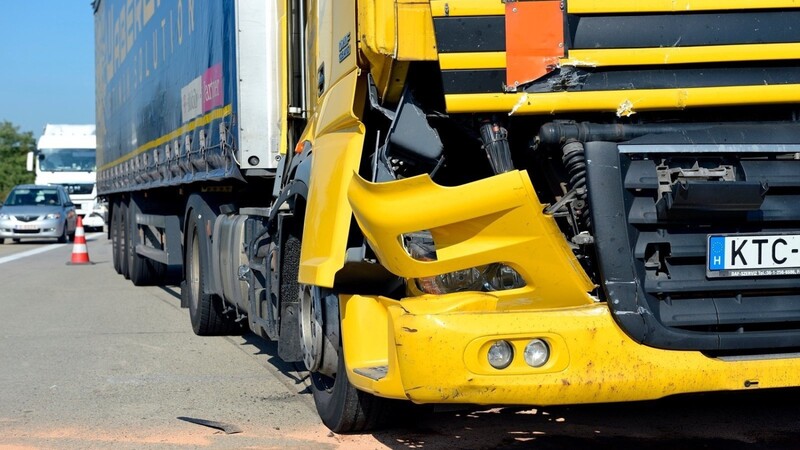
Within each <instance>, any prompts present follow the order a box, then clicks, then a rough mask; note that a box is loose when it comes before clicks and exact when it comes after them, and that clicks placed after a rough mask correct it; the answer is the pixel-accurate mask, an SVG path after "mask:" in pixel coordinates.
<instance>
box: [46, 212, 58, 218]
mask: <svg viewBox="0 0 800 450" xmlns="http://www.w3.org/2000/svg"><path fill="white" fill-rule="evenodd" d="M44 218H45V219H60V218H61V213H50V214H48V215H46V216H44Z"/></svg>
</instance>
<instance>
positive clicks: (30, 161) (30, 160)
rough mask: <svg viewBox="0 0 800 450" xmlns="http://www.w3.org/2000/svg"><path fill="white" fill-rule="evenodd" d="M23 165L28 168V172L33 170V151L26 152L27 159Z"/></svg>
mask: <svg viewBox="0 0 800 450" xmlns="http://www.w3.org/2000/svg"><path fill="white" fill-rule="evenodd" d="M25 167H27V168H28V172H33V152H28V160H27V161H26V163H25Z"/></svg>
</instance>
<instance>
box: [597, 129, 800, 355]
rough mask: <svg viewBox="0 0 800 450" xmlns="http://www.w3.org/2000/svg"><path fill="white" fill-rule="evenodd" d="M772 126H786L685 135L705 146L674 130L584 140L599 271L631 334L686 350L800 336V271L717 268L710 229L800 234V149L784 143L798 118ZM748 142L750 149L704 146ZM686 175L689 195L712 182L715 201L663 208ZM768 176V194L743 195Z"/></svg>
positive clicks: (791, 139) (769, 345)
mask: <svg viewBox="0 0 800 450" xmlns="http://www.w3.org/2000/svg"><path fill="white" fill-rule="evenodd" d="M723 128H725V127H723ZM773 128H774V130H772V131H774V134H775V136H781V137H780V138H777V137H776V138H774V139H773V140H774V141H775V142H774V144H773V142H770V138H769V137H765V136H764V135H762V134H760V133H759V135H758V136H757V137H755V136H754V135H752V136H750V138H748V133H747V132H742V133H738V134H730V133H729V130H730V128H728V129H721V130H719V133H717V137H714V138H709V136H714V135H715V132H714V131H710V132H702V133H696V134H695V135H692V134H691V133H687V136H686V138H685V139H686V141H689V142H693V143H695V144H697V145H684V144H685V143H683V142H678V143H675V141H674V136H668V135H664V136H661V137H659V136H657V135H649V136H647V137H646V138H643V139H635V140H633V141H630V142H628V143H624V144H615V143H609V142H589V143H587V144H586V160H587V178H588V179H587V183H588V190H589V202H590V204H591V207H592V221H593V226H594V227H595V230H594V232H595V239H596V245H597V252H598V262H599V266H600V271H601V274H602V278H603V279H604V280H607V281H606V283H605V286H604V288H605V293H606V295H607V297H608V301H609V306H610V307H611V309H612V310H613V312H614V313H615V317H616V318H617V321H618V323H619V324H620V325H621V326H622V327H623V329H625V331H626V332H627V333H628V334H629V335H631V336H632V337H634V338H636V339H638V340H640V341H641V342H644V343H646V344H648V345H652V346H655V347H660V348H674V349H686V350H705V351H721V350H724V351H729V350H744V349H748V350H752V349H779V348H786V347H790V346H797V345H798V342H800V277H795V276H762V277H731V278H709V277H707V268H706V264H707V261H706V258H707V257H706V252H707V245H708V244H707V239H708V236H709V235H712V234H714V235H719V234H737V233H764V234H771V235H774V234H790V233H791V234H800V227H798V225H797V224H798V223H800V160H795V159H794V155H793V154H786V153H781V151H780V149H783V148H786V147H785V144H793V143H796V142H800V133H799V132H798V127H797V126H796V125H792V124H785V125H773ZM720 136H729V137H730V136H737V138H738V139H741V142H740V143H731V142H728V140H725V139H721V138H719V137H720ZM670 140H673V141H672V143H670ZM753 140H759V141H761V142H759V143H758V146H759V148H760V149H766V151H765V152H752V151H751V152H748V151H746V149H748V148H754V147H752V145H753V144H754V142H751V141H753ZM778 141H780V142H778ZM651 144H652V145H651ZM732 144H734V146H733V147H731V145H732ZM738 144H741V148H742V149H743V151H734V152H729V151H722V150H720V151H711V152H705V151H698V150H697V149H701V148H702V149H703V150H707V149H708V148H710V147H713V146H715V145H719V146H720V148H722V146H723V145H724V146H725V147H724V148H725V149H729V148H737V147H736V145H738ZM770 146H772V147H770ZM654 149H658V151H657V152H656V151H655V150H654ZM639 150H640V151H639ZM698 167H700V168H704V169H706V170H705V171H703V170H698V169H697V168H698ZM723 173H724V175H720V174H723ZM665 174H667V175H669V176H666V175H665ZM698 174H700V175H698ZM709 174H710V175H709ZM670 177H672V178H670ZM684 177H685V178H684ZM679 183H685V184H686V186H688V187H686V189H688V190H689V191H688V192H689V194H687V195H689V197H691V192H692V191H691V189H692V183H706V185H704V186H703V188H704V189H705V190H703V189H701V190H698V192H700V193H701V194H703V193H707V192H711V193H713V194H715V195H714V197H716V198H714V200H713V201H711V203H710V206H708V205H707V206H708V207H707V208H705V209H704V203H702V202H696V203H692V202H689V203H688V205H689V206H688V207H687V208H686V209H683V210H679V209H675V210H669V209H666V210H665V209H664V207H663V203H664V201H663V199H662V196H669V195H677V194H675V193H676V192H679V190H678V189H676V185H677V184H679ZM746 186H749V188H746ZM759 186H762V187H764V189H763V191H762V195H763V198H762V199H756V200H757V201H751V202H749V203H748V202H747V201H742V200H740V199H737V198H735V196H736V195H739V193H740V192H745V191H747V189H750V191H752V190H753V189H755V190H757V189H758V188H759ZM709 188H710V189H709ZM751 188H752V189H751ZM747 192H749V191H747ZM731 193H732V194H731ZM706 195H707V194H706ZM690 200H691V198H690ZM659 202H661V204H662V206H661V208H659V206H658V205H659ZM758 202H760V205H759V204H758ZM728 207H730V210H725V208H728ZM748 209H749V210H748ZM665 211H666V212H665ZM776 351H777V350H776Z"/></svg>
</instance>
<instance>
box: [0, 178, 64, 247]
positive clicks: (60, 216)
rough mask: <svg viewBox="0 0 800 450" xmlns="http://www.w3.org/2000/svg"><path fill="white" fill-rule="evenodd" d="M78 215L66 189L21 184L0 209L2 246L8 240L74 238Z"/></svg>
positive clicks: (0, 238) (0, 239)
mask: <svg viewBox="0 0 800 450" xmlns="http://www.w3.org/2000/svg"><path fill="white" fill-rule="evenodd" d="M77 222H78V214H77V213H76V212H75V204H73V203H72V201H71V200H70V199H69V194H67V191H66V190H65V189H64V187H63V186H55V185H53V186H51V185H35V184H21V185H18V186H15V187H14V189H12V190H11V192H10V193H9V194H8V197H7V198H6V201H5V203H3V206H2V207H0V244H2V243H4V242H5V240H6V239H13V240H14V241H16V242H19V240H20V239H41V238H55V239H58V242H67V241H69V240H72V239H73V238H74V237H75V228H76V226H77Z"/></svg>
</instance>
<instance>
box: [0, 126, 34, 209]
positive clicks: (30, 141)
mask: <svg viewBox="0 0 800 450" xmlns="http://www.w3.org/2000/svg"><path fill="white" fill-rule="evenodd" d="M35 148H36V140H35V139H34V138H33V133H32V132H30V131H25V132H22V131H20V130H19V127H18V126H15V125H14V124H12V123H11V122H9V121H7V120H5V121H3V122H2V123H0V202H3V201H5V199H6V196H8V193H9V191H11V188H13V187H14V186H16V185H18V184H24V183H33V180H34V174H33V172H28V170H27V168H26V167H25V160H26V158H27V154H28V152H29V151H33V150H34V149H35Z"/></svg>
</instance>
